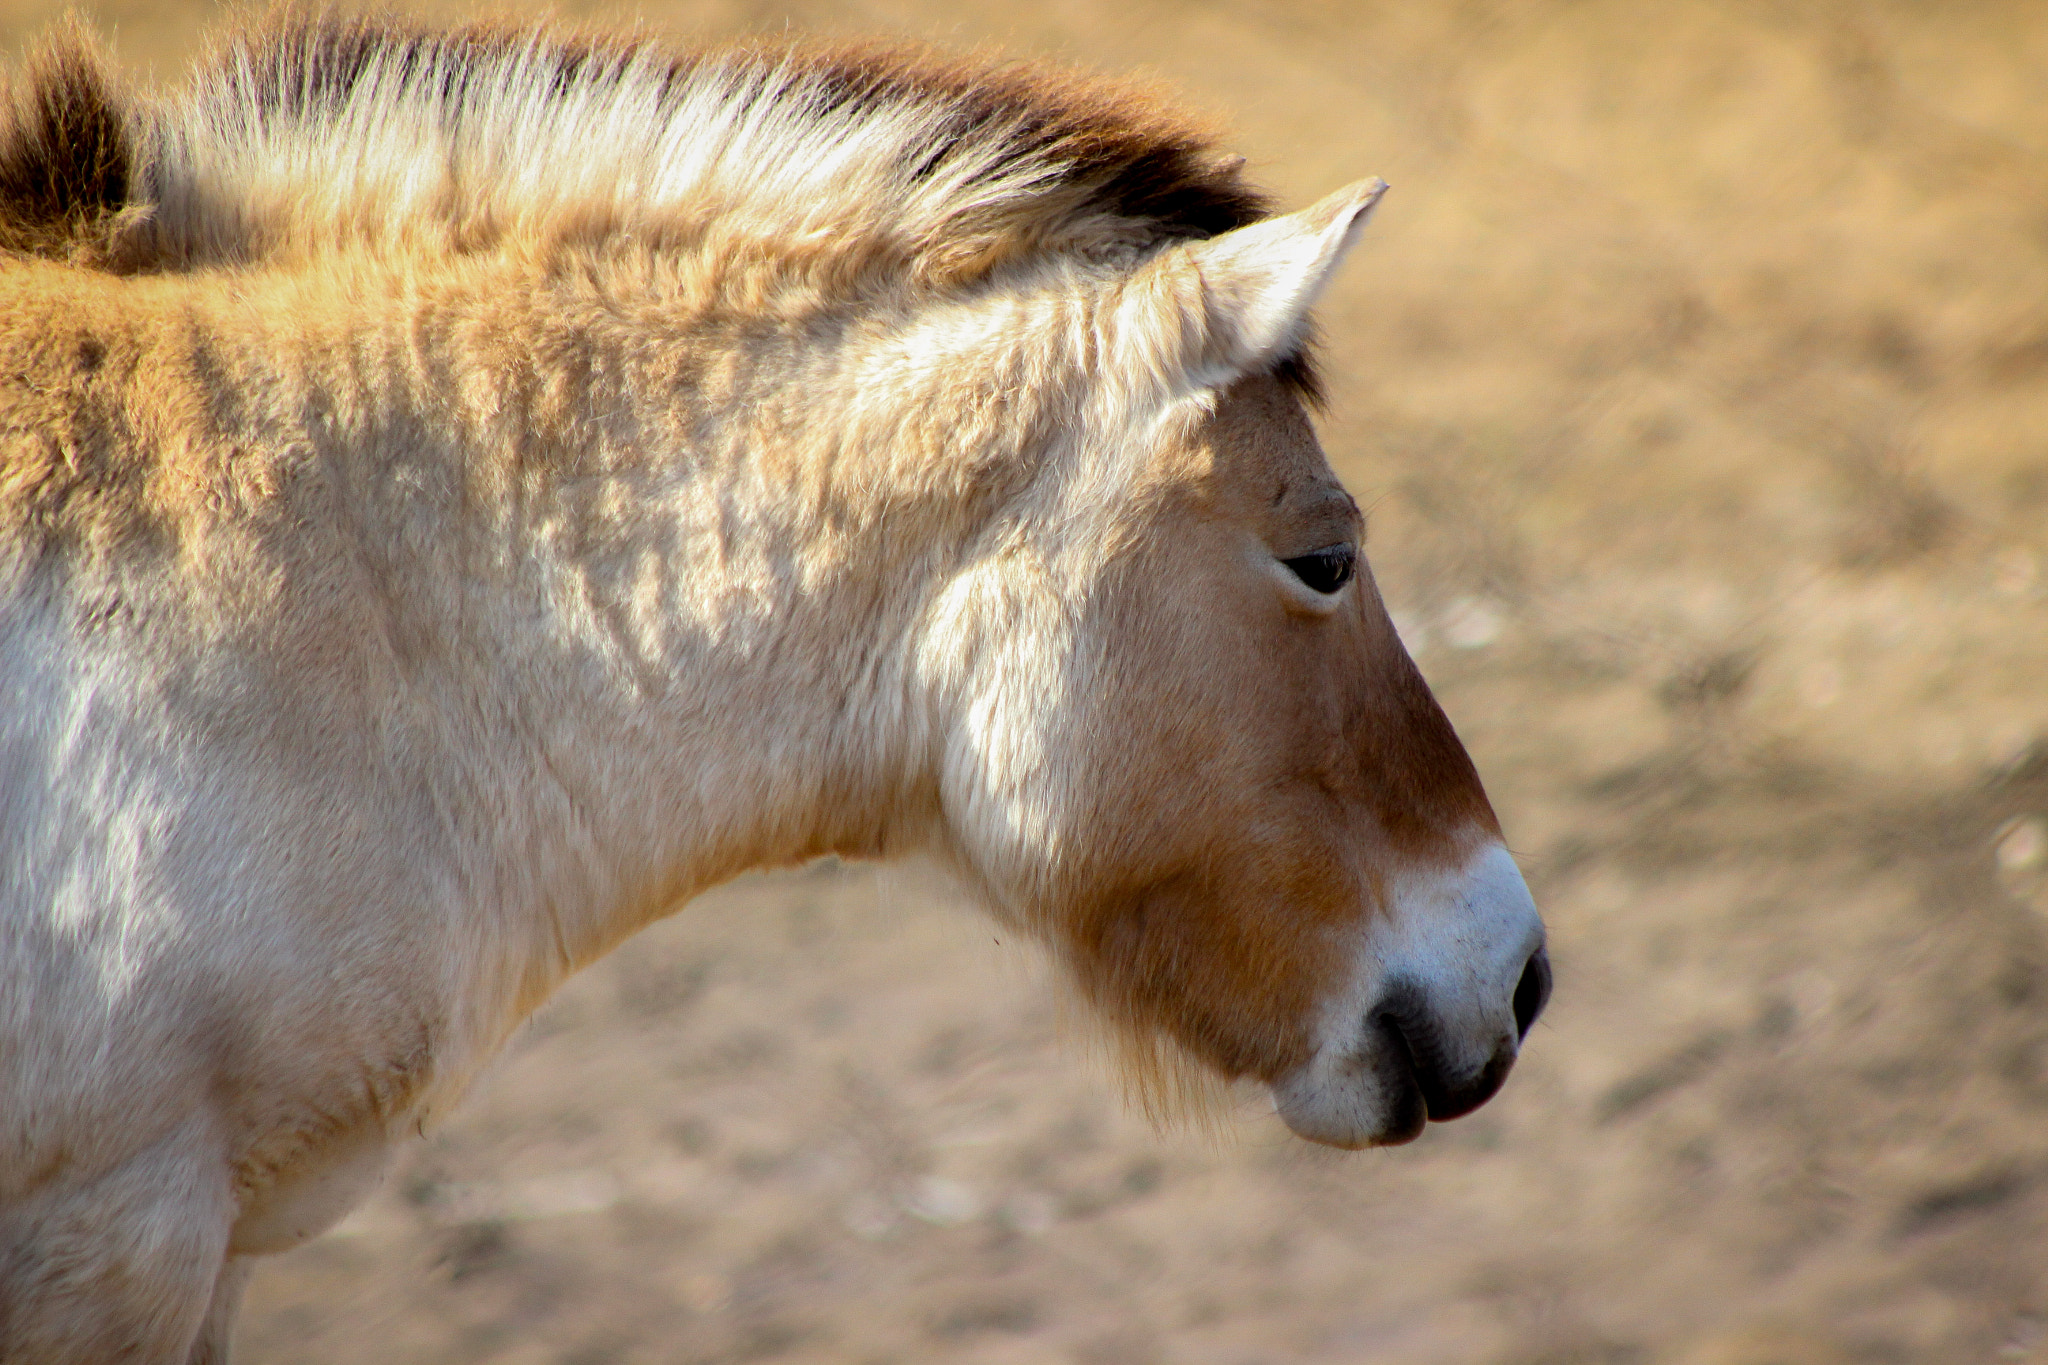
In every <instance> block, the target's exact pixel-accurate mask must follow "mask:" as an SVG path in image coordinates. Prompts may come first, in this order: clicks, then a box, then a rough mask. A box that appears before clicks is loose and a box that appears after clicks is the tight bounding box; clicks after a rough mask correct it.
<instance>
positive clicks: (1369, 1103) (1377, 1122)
mask: <svg viewBox="0 0 2048 1365" xmlns="http://www.w3.org/2000/svg"><path fill="white" fill-rule="evenodd" d="M1273 1108H1274V1109H1275V1110H1276V1111H1277V1112H1278V1113H1279V1115H1280V1118H1281V1121H1282V1122H1284V1123H1285V1124H1286V1125H1287V1126H1288V1128H1289V1129H1291V1130H1292V1131H1293V1133H1294V1135H1295V1136H1296V1137H1301V1138H1306V1139H1308V1140H1309V1141H1310V1142H1319V1143H1321V1144H1323V1145H1324V1146H1326V1147H1342V1148H1344V1149H1345V1150H1347V1151H1357V1150H1359V1149H1361V1148H1365V1147H1398V1146H1400V1145H1401V1144H1402V1143H1404V1142H1413V1141H1415V1139H1416V1138H1418V1137H1420V1136H1421V1135H1422V1126H1423V1124H1424V1123H1425V1122H1427V1121H1428V1118H1429V1109H1428V1105H1427V1103H1426V1102H1425V1101H1424V1099H1423V1094H1422V1086H1421V1084H1420V1083H1419V1082H1418V1081H1417V1080H1416V1076H1415V1067H1414V1064H1413V1063H1412V1062H1411V1061H1410V1060H1409V1058H1408V1054H1407V1052H1406V1050H1405V1049H1403V1048H1402V1047H1401V1046H1400V1045H1399V1044H1398V1043H1393V1042H1390V1041H1386V1040H1381V1039H1374V1040H1373V1041H1372V1043H1371V1044H1369V1045H1368V1046H1367V1048H1366V1049H1365V1050H1364V1051H1363V1052H1359V1053H1354V1054H1352V1055H1351V1056H1348V1057H1345V1058H1343V1059H1342V1060H1341V1061H1340V1062H1338V1063H1337V1064H1336V1065H1334V1066H1332V1065H1327V1064H1324V1065H1317V1064H1314V1063H1311V1064H1310V1065H1308V1066H1304V1067H1302V1068H1300V1069H1299V1070H1296V1071H1294V1072H1292V1073H1290V1074H1288V1075H1286V1076H1283V1077H1281V1078H1280V1079H1279V1080H1278V1081H1275V1082H1274V1083H1273Z"/></svg>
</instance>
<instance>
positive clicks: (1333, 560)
mask: <svg viewBox="0 0 2048 1365" xmlns="http://www.w3.org/2000/svg"><path fill="white" fill-rule="evenodd" d="M1280 562H1281V563H1282V564H1285V565H1286V566H1287V567H1288V568H1290V569H1292V570H1294V576H1295V577H1296V578H1299V579H1300V580H1301V581H1302V582H1304V583H1306V584H1308V585H1309V586H1310V587H1311V588H1314V589H1315V590H1316V591H1317V592H1324V593H1328V592H1335V591H1337V589H1339V588H1341V587H1343V586H1344V585H1345V584H1346V583H1349V582H1350V581H1351V571H1352V569H1353V568H1355V567H1356V566H1357V564H1358V551H1356V550H1354V549H1352V548H1351V547H1350V546H1349V545H1325V546H1324V547H1323V548H1322V549H1320V550H1312V551H1310V552H1309V553H1308V554H1305V555H1302V556H1301V557H1300V558H1298V559H1283V560H1281V561H1280Z"/></svg>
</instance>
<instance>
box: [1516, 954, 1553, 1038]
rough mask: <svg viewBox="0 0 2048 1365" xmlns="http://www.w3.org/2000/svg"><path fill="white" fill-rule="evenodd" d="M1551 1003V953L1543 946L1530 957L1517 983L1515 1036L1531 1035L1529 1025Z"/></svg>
mask: <svg viewBox="0 0 2048 1365" xmlns="http://www.w3.org/2000/svg"><path fill="white" fill-rule="evenodd" d="M1549 1003H1550V954H1549V952H1547V951H1546V950H1544V949H1542V948H1538V949H1537V950H1536V955H1535V956H1534V957H1532V958H1530V959H1529V965H1528V966H1526V967H1524V968H1522V979H1521V980H1520V981H1518V982H1516V983H1515V1036H1516V1038H1517V1039H1522V1038H1527V1037H1528V1036H1529V1026H1530V1025H1531V1024H1534V1023H1535V1022H1536V1016H1537V1015H1539V1014H1541V1013H1543V1007H1544V1006H1545V1005H1547V1004H1549Z"/></svg>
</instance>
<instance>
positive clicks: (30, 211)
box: [0, 21, 135, 259]
mask: <svg viewBox="0 0 2048 1365" xmlns="http://www.w3.org/2000/svg"><path fill="white" fill-rule="evenodd" d="M10 85H11V87H12V88H11V89H10V90H9V92H8V93H9V95H10V98H9V99H8V101H7V106H8V107H7V108H6V109H5V111H4V113H0V252H5V253H12V254H15V255H28V256H44V257H55V258H59V259H75V258H80V257H86V258H91V257H94V256H96V255H98V254H100V252H101V251H102V250H103V248H104V246H105V240H106V237H107V235H108V233H109V231H110V230H111V228H112V226H113V220H114V219H115V217H116V216H117V215H119V214H120V213H121V211H122V210H123V209H125V208H127V207H128V201H129V190H130V182H131V179H132V177H133V175H134V173H135V147H134V136H133V133H132V132H131V130H130V127H129V119H128V113H127V110H126V108H125V107H124V105H123V104H122V102H121V100H120V99H119V97H118V96H117V95H116V94H115V91H114V88H113V84H112V82H111V81H110V80H109V79H108V76H107V70H106V63H105V59H104V57H103V56H102V55H101V52H100V49H99V47H98V45H97V44H96V43H94V42H93V40H92V38H91V37H90V36H89V35H88V34H87V32H86V31H85V29H84V27H83V26H82V25H80V24H79V23H77V22H76V21H73V22H70V23H66V24H64V25H62V26H60V27H59V28H58V29H56V30H55V31H54V32H53V33H51V34H50V35H49V36H48V37H47V38H46V39H44V41H43V44H42V46H41V47H40V48H39V49H37V50H36V51H35V52H34V53H33V54H31V56H30V57H29V59H28V61H27V62H26V63H25V64H24V66H23V69H22V70H21V72H20V73H19V75H17V76H16V78H15V79H14V80H13V81H12V82H10Z"/></svg>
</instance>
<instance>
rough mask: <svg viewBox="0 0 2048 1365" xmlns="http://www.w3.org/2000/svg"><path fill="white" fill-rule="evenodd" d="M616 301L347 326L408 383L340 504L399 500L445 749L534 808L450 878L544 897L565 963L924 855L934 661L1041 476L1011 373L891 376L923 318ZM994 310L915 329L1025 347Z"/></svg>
mask: <svg viewBox="0 0 2048 1365" xmlns="http://www.w3.org/2000/svg"><path fill="white" fill-rule="evenodd" d="M618 288H619V286H618V284H617V281H616V280H611V281H607V280H606V279H604V278H602V277H601V276H600V277H593V278H590V279H584V280H581V281H572V282H568V283H564V282H563V281H562V280H561V279H560V278H554V279H545V278H541V277H539V276H536V275H534V274H532V273H530V272H523V271H521V270H518V269H508V270H506V271H502V272H491V271H485V272H482V273H480V274H479V273H475V272H472V273H470V274H469V275H467V276H466V277H464V278H461V279H450V280H424V279H423V280H414V281H411V282H409V283H407V284H406V285H405V286H404V287H403V288H402V289H401V290H400V292H401V294H402V297H403V298H404V304H403V306H401V307H399V308H397V309H395V310H391V311H390V312H389V313H388V314H387V315H386V316H384V317H382V318H380V319H378V320H375V321H365V320H364V319H362V318H360V317H359V318H358V319H357V326H358V328H359V330H360V331H361V332H365V333H367V334H369V335H374V336H375V337H377V338H379V341H378V343H377V347H378V348H381V349H382V350H383V351H384V352H385V353H386V355H387V358H388V360H389V367H388V370H387V374H389V373H400V372H402V373H403V374H404V375H406V376H409V377H408V378H407V379H405V380H404V381H402V382H401V383H399V384H398V385H397V389H398V390H399V391H400V395H399V396H397V397H394V396H393V395H391V394H387V395H385V396H384V397H383V399H382V400H379V401H373V402H371V403H370V404H369V406H371V407H373V408H378V407H380V404H381V410H382V411H383V412H384V413H385V416H383V417H382V418H380V419H379V423H380V425H381V427H382V431H381V432H380V433H379V436H378V438H373V439H370V440H367V441H364V442H362V443H360V445H359V446H358V447H357V448H356V449H354V450H352V451H351V452H349V458H351V459H353V460H354V461H355V462H356V463H357V464H358V466H359V467H358V469H357V470H356V471H355V473H354V475H353V477H351V478H350V479H349V482H350V483H351V484H352V485H353V486H355V487H357V488H365V489H369V488H376V489H384V490H394V491H388V492H386V493H385V494H384V495H383V496H382V502H381V504H380V507H379V509H378V515H379V516H381V517H382V518H383V519H384V521H385V525H384V526H383V527H382V528H381V530H380V531H378V532H376V534H378V535H379V538H380V539H381V540H382V541H383V542H384V543H386V544H392V545H406V546H414V547H417V553H418V555H419V556H420V557H421V560H422V562H421V563H418V564H415V565H412V566H409V567H408V568H406V569H405V571H404V573H403V576H404V577H405V578H406V579H408V580H409V582H410V583H411V584H412V585H419V584H432V585H434V587H433V589H432V590H431V591H424V592H423V591H420V590H419V589H418V588H417V586H413V587H411V588H409V596H410V597H411V598H412V599H413V600H414V601H415V602H417V604H418V608H419V610H420V611H421V612H422V613H423V615H424V616H431V617H432V618H433V619H431V620H428V619H422V621H421V622H420V623H419V628H418V631H417V632H416V633H418V634H419V635H420V636H421V637H422V638H429V639H438V640H440V641H441V642H442V645H441V649H442V654H443V657H442V659H441V662H440V665H439V666H440V668H441V669H442V670H443V671H444V682H443V691H442V693H441V699H442V702H443V710H444V711H445V712H446V713H447V714H449V715H461V716H463V717H465V719H464V720H463V721H462V722H461V724H459V725H451V726H449V727H448V728H447V730H446V734H447V736H448V739H447V742H448V744H449V746H450V749H451V750H452V751H459V752H461V753H462V754H463V757H462V759H461V760H460V762H461V763H462V764H463V765H464V770H465V771H466V772H468V773H471V774H473V775H474V783H475V790H476V791H477V793H478V796H479V799H481V798H482V796H483V794H484V793H485V792H491V793H493V796H492V798H491V799H492V804H493V805H494V806H502V805H503V803H504V802H505V801H506V800H508V799H511V800H514V801H516V802H517V804H518V805H519V806H520V808H521V811H522V814H521V818H519V819H516V820H510V821H502V822H499V827H498V829H497V831H496V832H495V839H496V841H497V842H496V846H495V847H494V848H491V849H487V850H479V851H478V855H477V866H476V867H475V868H474V869H472V870H471V871H470V873H469V874H468V876H467V877H466V880H468V881H472V882H481V883H483V884H484V885H483V886H482V887H479V888H478V889H479V890H480V891H488V892H489V893H490V894H493V895H498V896H503V895H504V894H505V889H506V888H508V887H510V888H517V889H518V892H519V894H520V895H522V896H524V897H525V898H526V899H528V900H529V901H531V902H534V903H535V908H536V909H537V910H540V911H542V912H544V915H545V917H547V918H549V919H550V920H551V921H552V924H553V933H554V936H555V940H556V942H557V943H558V944H559V947H558V949H557V950H556V952H557V954H558V956H559V957H560V958H561V959H563V960H562V961H561V962H559V963H558V964H557V966H558V967H559V969H561V970H563V971H566V970H568V969H570V968H573V967H574V966H575V965H579V964H580V963H581V962H584V961H587V960H589V959H590V958H592V957H594V956H596V955H597V954H598V953H601V952H602V951H603V950H604V949H606V948H608V947H610V946H611V945H612V944H613V943H615V942H617V941H618V940H619V939H620V938H622V937H624V936H625V935H626V934H628V933H630V932H632V931H633V930H634V929H637V928H638V927H640V926H641V925H642V924H644V923H646V922H647V920H648V919H650V918H652V917H654V916H656V915H658V914H660V913H662V912H664V911H665V910H667V909H669V908H672V907H673V906H674V905H676V904H678V903H679V902H680V901H681V900H682V899H683V898H685V897H687V896H688V895H690V894H692V893H694V892H695V891H697V890H700V889H702V888H704V887H705V886H708V885H710V884H712V883H715V882H717V881H720V880H723V879H725V878H727V877H730V876H732V875H734V874H736V873H738V872H741V871H744V870H747V869H750V868H756V867H763V866H774V865H782V864H789V863H793V862H800V861H803V860H806V859H809V858H812V857H816V856H818V855H821V854H824V853H828V852H837V853H841V854H853V855H880V854H887V853H892V852H897V851H901V850H905V849H910V848H915V847H917V846H920V845H921V844H923V843H925V842H926V841H927V840H928V839H929V838H930V837H931V834H932V829H933V826H934V825H935V823H936V822H937V820H938V802H937V796H936V781H937V779H936V774H935V772H934V769H935V768H936V766H937V765H936V762H935V761H934V760H933V758H932V754H933V751H934V738H933V733H932V731H933V727H934V725H935V724H936V723H938V722H936V721H935V719H934V716H933V715H932V711H931V707H930V705H929V704H928V703H929V698H928V697H927V696H926V694H925V692H924V690H923V689H922V688H921V686H920V683H919V680H918V677H917V660H916V658H915V655H916V653H917V648H918V638H919V636H920V633H921V631H922V630H923V629H924V623H925V621H926V619H927V617H928V616H929V614H930V608H931V605H932V602H933V599H934V596H935V594H936V593H938V592H939V591H940V590H941V588H942V585H943V582H944V580H945V579H946V577H947V576H948V575H949V573H950V572H951V571H952V570H953V569H954V568H955V567H956V566H957V565H958V564H959V563H960V561H961V558H962V556H963V555H964V554H965V553H966V552H967V549H968V546H969V545H970V544H971V543H972V542H973V541H974V540H975V538H976V537H977V536H978V535H980V534H982V533H983V531H984V530H985V528H986V526H987V524H988V522H989V520H990V518H991V517H992V516H993V515H995V514H996V511H997V509H998V508H999V507H1000V506H1001V504H1002V502H1003V500H1004V499H1005V497H1006V496H1008V495H1009V494H1010V493H1011V492H1013V491H1014V490H1015V489H1016V488H1018V487H1020V486H1022V484H1024V483H1026V482H1028V481H1029V479H1030V478H1031V477H1032V475H1033V471H1034V469H1035V465H1034V454H1035V451H1034V441H1035V440H1036V438H1035V437H1034V435H1033V431H1034V430H1035V429H1036V427H1035V426H1034V423H1033V421H1031V420H1029V419H1028V418H1027V417H1026V413H1027V411H1028V410H1030V409H1031V408H1032V404H1031V403H1030V401H1029V395H1028V394H1025V393H1022V392H1020V391H1019V389H1018V388H1017V386H1016V384H1015V383H1011V384H1007V385H1005V384H1002V383H998V384H995V385H993V386H991V385H988V384H980V385H973V386H968V388H967V389H966V390H963V389H962V386H961V384H960V376H959V374H958V373H957V367H956V368H955V370H954V372H952V373H948V372H947V371H946V369H945V367H943V366H937V367H935V366H930V365H925V366H922V367H920V366H917V365H914V364H913V365H909V366H906V365H905V364H904V363H903V362H904V360H905V358H906V357H910V358H911V359H915V358H916V356H917V353H918V352H919V350H920V348H925V349H929V347H930V344H931V338H929V337H922V338H921V337H920V335H919V327H920V326H923V325H925V324H906V323H905V322H904V320H903V319H896V320H893V321H890V320H883V321H877V320H876V319H875V318H873V317H852V316H833V315H831V314H829V313H825V312H821V313H820V314H819V315H818V316H817V317H814V318H812V319H809V320H808V321H807V322H805V323H804V324H803V325H800V326H788V325H781V322H778V320H775V319H766V320H760V321H755V320H748V319H735V318H733V317H731V316H730V315H726V314H713V313H707V312H705V311H704V310H702V309H701V307H699V305H697V304H693V303H692V302H690V301H688V300H687V299H678V298H675V297H670V298H668V299H667V300H666V301H664V300H663V299H662V298H660V297H659V296H658V295H656V294H643V295H639V296H636V297H633V298H630V299H623V300H622V298H621V297H619V295H618V293H617V290H618ZM371 296H372V297H374V296H375V295H374V293H373V294H372V295H371ZM984 311H985V310H984ZM995 314H996V315H995V316H994V317H993V319H991V317H989V316H985V315H979V314H977V315H972V316H970V315H965V314H963V315H962V316H959V317H953V318H949V319H944V320H941V321H940V322H938V323H936V324H931V325H936V326H939V327H940V328H941V329H942V330H948V331H949V338H950V340H949V346H958V345H959V343H960V341H961V338H960V336H959V335H958V333H959V330H960V329H961V328H963V327H980V328H982V329H983V330H985V331H986V332H987V333H988V335H989V337H990V338H991V340H992V341H993V340H994V339H995V338H997V337H999V336H1003V335H1011V336H1014V335H1015V334H1016V328H1015V327H1014V323H1015V319H1014V318H1009V319H1008V320H1007V321H1006V320H1005V317H1004V316H1003V313H1002V310H1001V309H1000V308H998V309H996V310H995ZM786 321H787V320H786V319H785V320H782V322H786ZM799 337H808V338H813V340H811V341H808V342H799V341H797V340H794V338H799ZM821 337H822V338H824V340H823V341H818V340H816V339H815V338H821ZM361 350H362V348H361V346H360V344H359V345H358V346H357V347H356V348H355V355H356V356H357V357H358V358H359V357H360V354H361ZM1018 363H1019V364H1022V363H1023V362H1022V361H1019V362H1018ZM351 364H359V359H356V360H352V361H351ZM906 372H908V373H909V374H910V375H911V378H910V379H909V381H908V382H906V380H905V378H904V375H905V374H906ZM394 435H395V436H397V437H398V439H391V438H392V437H393V436H394ZM414 461H421V462H424V464H425V466H426V467H424V468H422V469H420V470H419V471H417V472H416V473H413V474H412V476H411V482H412V483H413V484H415V485H429V486H433V487H437V488H438V489H439V490H440V493H441V496H440V498H439V510H438V512H436V513H433V514H430V515H429V516H428V518H427V520H426V521H425V522H423V521H422V520H421V517H420V514H419V513H418V512H417V511H415V510H413V509H411V508H409V507H408V506H407V505H406V503H407V499H406V498H404V497H402V496H399V495H398V493H397V492H396V491H395V490H399V489H401V488H402V487H403V486H404V485H405V484H406V483H407V479H406V478H401V477H397V476H398V475H399V474H400V472H401V471H400V470H398V469H394V468H393V465H394V463H397V464H400V465H403V464H407V463H409V462H414ZM452 509H461V510H460V516H459V517H456V516H454V514H453V510H452ZM396 570H397V566H394V571H396ZM457 642H460V643H459V644H458V643H457ZM479 696H487V697H488V698H489V703H488V704H486V705H479V704H478V702H477V698H478V697H479ZM479 717H488V720H482V719H479ZM511 793H520V794H521V795H520V796H518V797H511V796H510V794H511ZM537 863H544V864H545V865H546V866H545V868H544V869H543V870H542V871H541V872H540V873H539V874H538V875H537V874H536V871H535V868H536V864H537Z"/></svg>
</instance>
